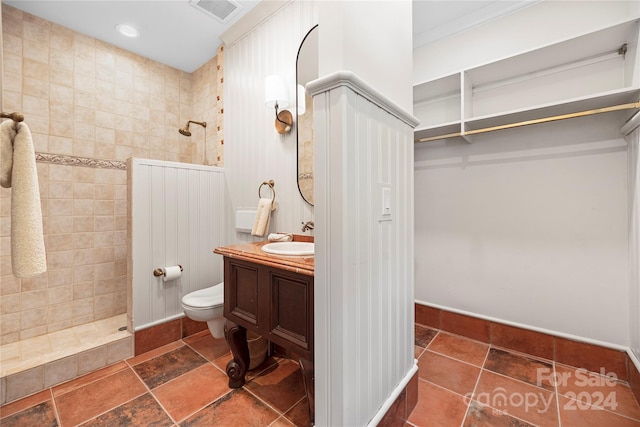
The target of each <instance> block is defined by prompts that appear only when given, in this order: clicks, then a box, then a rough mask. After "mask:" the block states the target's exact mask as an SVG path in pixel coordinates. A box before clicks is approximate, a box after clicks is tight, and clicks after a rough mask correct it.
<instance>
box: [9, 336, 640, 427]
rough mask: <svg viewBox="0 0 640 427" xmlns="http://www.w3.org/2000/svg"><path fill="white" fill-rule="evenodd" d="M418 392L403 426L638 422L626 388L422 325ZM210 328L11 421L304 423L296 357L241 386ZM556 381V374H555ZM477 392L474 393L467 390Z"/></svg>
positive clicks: (638, 410) (28, 404)
mask: <svg viewBox="0 0 640 427" xmlns="http://www.w3.org/2000/svg"><path fill="white" fill-rule="evenodd" d="M415 330H416V346H415V355H416V358H418V363H419V368H420V369H419V377H420V379H419V386H418V387H419V400H418V404H417V406H416V408H415V409H414V411H413V412H412V413H411V415H410V417H409V419H408V420H407V422H406V424H405V426H438V427H446V426H455V427H460V426H464V427H466V426H519V427H522V426H562V427H569V426H576V427H578V426H579V427H589V426H598V427H605V426H606V427H617V426H621V427H625V426H629V427H632V426H633V427H640V405H638V402H636V400H635V398H634V397H633V395H632V393H631V390H630V389H629V387H628V386H627V385H626V384H625V383H622V382H616V381H613V380H610V379H608V378H606V377H601V376H600V375H596V374H587V373H585V372H582V371H576V369H575V368H572V367H569V366H565V365H561V364H558V363H554V362H553V361H550V360H545V359H540V358H536V357H533V356H530V355H525V354H520V353H515V352H509V351H506V350H503V349H500V348H496V347H491V346H489V345H487V344H484V343H481V342H477V341H473V340H470V339H467V338H463V337H460V336H457V335H452V334H448V333H446V332H442V331H437V330H434V329H430V328H426V327H423V326H420V325H416V327H415ZM230 358H231V355H230V353H229V349H228V347H227V345H226V343H225V342H224V340H214V339H213V338H212V337H211V336H210V335H209V334H208V332H207V331H204V332H201V333H198V334H196V335H194V336H191V337H189V338H185V339H184V340H180V341H177V342H174V343H172V344H169V345H166V346H164V347H161V348H159V349H156V350H153V351H150V352H148V353H144V354H142V355H139V356H136V357H133V358H130V359H127V360H125V361H123V362H120V363H117V364H115V365H112V366H110V367H107V368H104V369H101V370H99V371H96V372H93V373H91V374H88V375H85V376H83V377H80V378H78V379H75V380H72V381H69V382H67V383H64V384H61V385H58V386H55V387H52V388H50V389H47V390H45V391H43V392H40V393H38V394H35V395H33V396H30V397H27V398H25V399H22V400H19V401H16V402H13V403H10V404H8V405H5V406H3V407H2V408H0V425H2V427H10V426H63V427H67V426H77V425H83V426H109V427H113V426H125V425H126V426H149V425H153V426H175V425H180V426H184V427H186V426H207V427H209V426H247V425H252V426H276V427H280V426H292V425H295V426H305V425H306V423H307V412H306V408H307V405H306V398H305V394H304V387H303V384H302V376H301V374H300V371H299V370H298V366H297V364H296V363H295V362H293V361H291V360H288V359H284V358H279V357H269V358H267V360H266V361H265V363H264V364H263V365H262V366H260V367H259V368H258V369H255V370H254V371H251V372H250V373H249V376H248V379H249V381H248V382H247V384H246V385H245V386H244V387H243V388H242V389H239V390H230V389H229V388H228V387H227V378H226V375H225V373H224V368H225V366H226V363H227V361H228V360H229V359H230ZM554 379H555V381H554ZM471 395H473V399H469V398H468V397H467V396H471Z"/></svg>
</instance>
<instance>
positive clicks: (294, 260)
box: [213, 235, 315, 276]
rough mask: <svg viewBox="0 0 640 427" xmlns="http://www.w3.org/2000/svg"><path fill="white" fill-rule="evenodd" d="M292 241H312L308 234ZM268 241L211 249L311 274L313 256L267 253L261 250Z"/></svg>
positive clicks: (283, 268)
mask: <svg viewBox="0 0 640 427" xmlns="http://www.w3.org/2000/svg"><path fill="white" fill-rule="evenodd" d="M293 240H294V241H298V242H299V241H307V242H308V241H313V238H309V236H298V235H295V236H294V239H293ZM267 243H271V242H269V241H264V242H253V243H238V244H235V245H229V246H220V247H218V248H215V249H214V250H213V252H214V253H216V254H220V255H223V256H225V257H229V258H235V259H240V260H244V261H250V262H255V263H256V264H262V265H266V266H270V267H274V268H279V269H281V270H287V271H293V272H295V273H299V274H304V275H306V276H313V273H314V265H315V260H314V257H313V256H284V255H273V254H268V253H266V252H264V251H263V250H262V247H263V246H264V245H266V244H267Z"/></svg>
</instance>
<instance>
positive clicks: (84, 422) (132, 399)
mask: <svg viewBox="0 0 640 427" xmlns="http://www.w3.org/2000/svg"><path fill="white" fill-rule="evenodd" d="M145 394H147V393H146V392H145V393H140V394H138V395H136V396H134V397H132V398H131V399H129V400H126V401H124V402H122V403H119V404H118V405H116V406H114V407H112V408H109V409H107V410H105V411H102V412H100V413H99V414H97V415H94V416H92V417H91V418H89V419H86V420H83V421H81V422H79V423H78V424H74V426H73V427H79V426H81V425H83V424H86V423H87V422H89V421H91V420H95V419H96V418H98V417H100V416H101V415H104V414H108V413H109V412H111V411H113V410H114V409H117V408H119V407H121V406H122V405H126V404H127V403H129V402H132V401H134V400H136V399H137V398H139V397H140V396H144V395H145ZM60 424H61V427H65V426H64V425H62V422H61V423H60Z"/></svg>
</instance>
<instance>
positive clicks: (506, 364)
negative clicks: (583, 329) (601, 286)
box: [406, 325, 640, 427]
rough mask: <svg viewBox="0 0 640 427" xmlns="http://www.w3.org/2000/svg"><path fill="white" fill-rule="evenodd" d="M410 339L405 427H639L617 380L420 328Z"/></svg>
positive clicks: (636, 408)
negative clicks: (410, 394) (412, 377)
mask: <svg viewBox="0 0 640 427" xmlns="http://www.w3.org/2000/svg"><path fill="white" fill-rule="evenodd" d="M415 334H416V346H415V356H416V358H417V359H418V367H419V370H418V375H419V382H418V404H417V406H416V408H415V409H414V410H413V412H412V413H411V415H410V416H409V419H408V420H407V424H406V425H408V426H419V427H427V426H438V427H447V426H452V427H453V426H455V427H460V426H462V427H471V426H473V427H480V426H487V427H488V426H492V427H493V426H498V427H501V426H517V427H525V426H526V427H529V426H540V427H542V426H544V427H546V426H557V427H591V426H593V427H640V405H638V402H637V401H636V400H635V397H634V396H633V393H632V392H631V389H630V388H629V386H628V385H627V384H626V383H624V382H618V381H615V380H613V379H611V378H609V377H603V376H600V375H598V374H594V373H587V372H586V371H582V370H576V368H573V367H570V366H565V365H562V364H559V363H556V362H554V361H551V360H545V359H541V358H537V357H534V356H531V355H527V354H522V353H516V352H512V351H507V350H505V349H501V348H497V347H494V346H490V345H488V344H485V343H482V342H479V341H474V340H470V339H468V338H464V337H461V336H458V335H452V334H449V333H447V332H443V331H437V330H435V329H430V328H427V327H423V326H420V325H416V327H415ZM470 396H471V397H472V398H469V397H470Z"/></svg>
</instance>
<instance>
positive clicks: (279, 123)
mask: <svg viewBox="0 0 640 427" xmlns="http://www.w3.org/2000/svg"><path fill="white" fill-rule="evenodd" d="M264 105H265V106H266V107H267V108H275V109H276V122H275V126H276V132H278V133H279V134H284V133H287V132H289V131H290V130H291V126H293V116H292V115H291V113H290V112H289V111H287V110H282V111H280V112H278V108H285V107H288V106H289V92H288V91H287V85H286V83H285V81H284V77H282V76H276V75H272V76H267V78H266V79H265V80H264Z"/></svg>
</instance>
